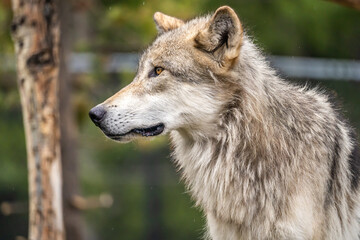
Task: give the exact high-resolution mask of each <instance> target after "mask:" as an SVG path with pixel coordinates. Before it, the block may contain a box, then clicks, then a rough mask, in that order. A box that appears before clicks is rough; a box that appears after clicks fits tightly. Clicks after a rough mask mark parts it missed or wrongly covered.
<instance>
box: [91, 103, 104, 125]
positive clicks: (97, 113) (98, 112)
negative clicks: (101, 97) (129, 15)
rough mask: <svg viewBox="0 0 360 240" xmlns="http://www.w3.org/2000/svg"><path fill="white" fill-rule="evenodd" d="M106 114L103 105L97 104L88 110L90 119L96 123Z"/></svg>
mask: <svg viewBox="0 0 360 240" xmlns="http://www.w3.org/2000/svg"><path fill="white" fill-rule="evenodd" d="M105 114H106V110H105V108H104V107H103V106H101V105H99V106H96V107H93V108H92V109H91V110H90V112H89V116H90V118H91V120H92V121H93V122H94V123H95V124H96V125H97V124H98V123H100V122H101V120H103V118H104V116H105Z"/></svg>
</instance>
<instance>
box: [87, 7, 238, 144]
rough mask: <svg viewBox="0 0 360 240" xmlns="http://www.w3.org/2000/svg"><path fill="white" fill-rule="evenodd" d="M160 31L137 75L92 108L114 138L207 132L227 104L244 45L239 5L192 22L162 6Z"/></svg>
mask: <svg viewBox="0 0 360 240" xmlns="http://www.w3.org/2000/svg"><path fill="white" fill-rule="evenodd" d="M154 20H155V23H156V26H157V29H158V37H157V38H156V40H155V41H154V42H153V43H152V45H151V46H150V47H149V48H148V49H147V50H146V51H145V52H144V53H143V55H142V57H141V58H140V62H139V67H138V72H137V74H136V76H135V78H134V80H133V81H132V82H131V83H130V84H129V85H128V86H126V87H125V88H123V89H122V90H120V91H119V92H118V93H116V94H115V95H113V96H112V97H110V98H109V99H107V100H106V101H105V102H103V103H101V104H99V105H97V106H96V107H94V108H93V109H91V111H90V113H89V115H90V117H91V119H92V120H93V122H94V123H95V124H96V125H97V126H98V127H100V128H101V130H102V131H103V132H104V133H105V134H106V135H107V136H108V137H110V138H111V139H114V140H117V141H124V142H127V141H130V140H132V139H134V138H136V137H141V136H144V137H149V136H155V135H159V134H165V133H167V132H170V131H173V130H188V131H189V130H190V131H191V132H197V133H198V134H203V135H206V134H207V132H205V131H209V129H211V128H209V124H214V123H215V122H216V120H217V119H218V115H219V110H220V108H221V106H222V104H223V97H224V96H223V95H224V94H223V88H226V87H227V86H226V82H225V80H224V79H227V77H228V76H229V75H231V74H233V71H232V69H233V68H234V66H235V65H236V64H235V63H236V61H237V58H238V56H239V54H240V48H241V45H242V35H243V31H242V27H241V23H240V21H239V18H238V17H237V15H236V13H235V12H234V10H232V9H231V8H230V7H228V6H223V7H220V8H219V9H217V10H216V12H215V13H214V14H213V15H212V16H206V17H202V18H196V19H193V20H190V21H188V22H184V21H182V20H180V19H177V18H174V17H170V16H167V15H165V14H163V13H160V12H157V13H155V14H154Z"/></svg>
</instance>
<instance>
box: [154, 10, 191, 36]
mask: <svg viewBox="0 0 360 240" xmlns="http://www.w3.org/2000/svg"><path fill="white" fill-rule="evenodd" d="M154 21H155V24H156V28H157V30H158V33H159V34H162V33H164V32H167V31H170V30H173V29H175V28H178V27H180V26H181V25H183V24H184V21H183V20H180V19H178V18H174V17H170V16H168V15H165V14H163V13H161V12H156V13H155V14H154Z"/></svg>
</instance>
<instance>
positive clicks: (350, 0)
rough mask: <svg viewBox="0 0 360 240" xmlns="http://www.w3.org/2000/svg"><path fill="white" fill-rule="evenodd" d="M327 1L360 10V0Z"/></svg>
mask: <svg viewBox="0 0 360 240" xmlns="http://www.w3.org/2000/svg"><path fill="white" fill-rule="evenodd" d="M328 1H332V2H336V3H339V4H341V5H344V6H347V7H351V8H355V9H357V10H360V0H328Z"/></svg>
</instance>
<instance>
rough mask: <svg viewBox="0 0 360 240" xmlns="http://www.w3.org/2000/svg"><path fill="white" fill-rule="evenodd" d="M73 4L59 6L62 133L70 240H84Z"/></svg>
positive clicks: (64, 189)
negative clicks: (72, 64) (77, 202)
mask: <svg viewBox="0 0 360 240" xmlns="http://www.w3.org/2000/svg"><path fill="white" fill-rule="evenodd" d="M72 2H73V1H69V0H62V1H60V2H59V18H60V22H61V41H60V42H61V48H60V73H59V74H60V75H59V79H60V85H59V87H60V88H59V97H60V129H61V156H62V166H63V207H64V223H65V230H66V239H69V240H83V239H84V221H83V219H82V216H81V212H80V210H79V209H78V208H76V207H75V206H74V205H73V200H74V197H75V196H78V195H79V192H80V186H79V177H78V164H77V151H76V150H77V127H76V124H75V117H74V109H73V105H72V101H71V96H72V95H71V92H72V86H73V85H72V81H71V80H72V78H71V75H70V74H69V71H68V66H67V65H68V64H67V63H68V59H69V54H70V50H71V49H72V45H73V44H72V43H73V40H74V37H73V36H72V34H73V32H74V29H73V25H74V24H75V25H77V24H78V23H77V22H76V21H73V7H72Z"/></svg>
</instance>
